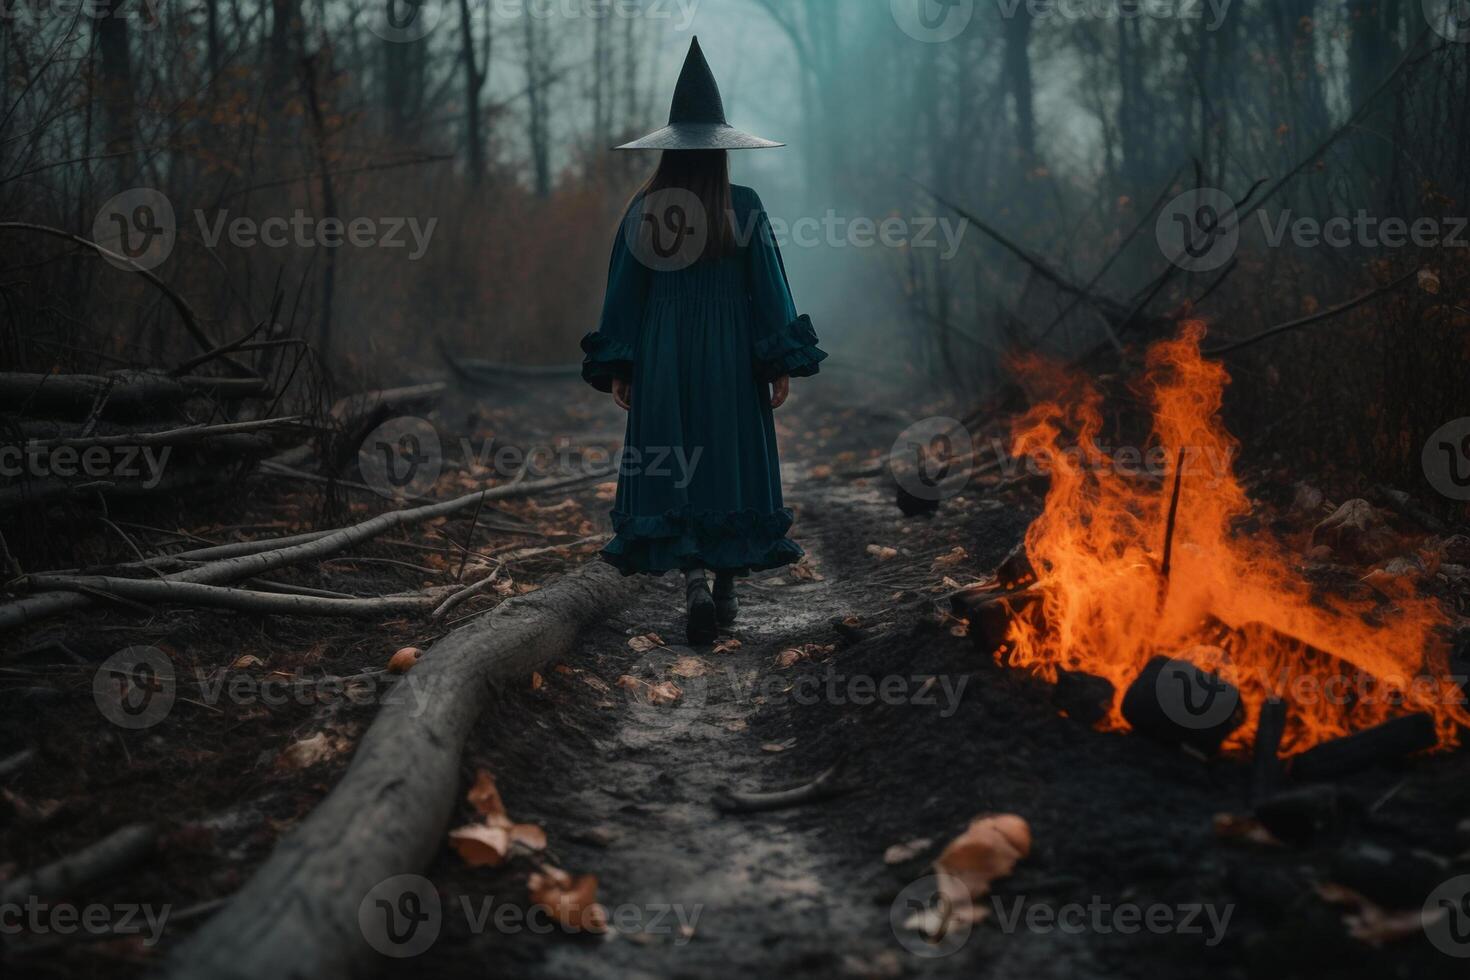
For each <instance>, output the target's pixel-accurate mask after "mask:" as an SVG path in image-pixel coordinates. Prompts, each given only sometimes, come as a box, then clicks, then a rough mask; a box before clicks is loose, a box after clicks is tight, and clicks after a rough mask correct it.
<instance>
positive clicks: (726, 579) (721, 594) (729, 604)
mask: <svg viewBox="0 0 1470 980" xmlns="http://www.w3.org/2000/svg"><path fill="white" fill-rule="evenodd" d="M714 599H715V620H716V621H717V622H718V623H719V624H720V625H721V626H729V625H730V624H731V623H733V622H735V617H736V616H737V615H739V613H740V600H739V599H737V598H736V597H735V576H733V575H716V576H715V596H714Z"/></svg>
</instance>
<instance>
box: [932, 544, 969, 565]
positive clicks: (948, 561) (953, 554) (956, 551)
mask: <svg viewBox="0 0 1470 980" xmlns="http://www.w3.org/2000/svg"><path fill="white" fill-rule="evenodd" d="M969 557H970V556H969V554H967V553H966V552H965V549H964V548H961V547H960V546H959V545H955V546H954V548H952V549H951V550H950V551H948V552H946V553H945V554H942V555H940V556H939V557H938V558H936V559H934V567H935V568H948V567H950V566H952V565H958V564H959V563H960V562H962V561H964V560H965V559H967V558H969Z"/></svg>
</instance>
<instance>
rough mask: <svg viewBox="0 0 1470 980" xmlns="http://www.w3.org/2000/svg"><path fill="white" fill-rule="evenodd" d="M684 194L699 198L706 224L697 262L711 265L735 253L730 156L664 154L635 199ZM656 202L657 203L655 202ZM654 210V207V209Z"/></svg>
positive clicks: (694, 152) (711, 152)
mask: <svg viewBox="0 0 1470 980" xmlns="http://www.w3.org/2000/svg"><path fill="white" fill-rule="evenodd" d="M669 189H675V190H681V191H687V192H688V193H690V194H692V195H693V196H694V197H696V198H698V200H699V204H700V207H701V208H702V209H703V211H704V218H705V220H706V221H707V222H708V224H709V234H708V235H707V236H706V237H705V239H704V249H703V252H702V254H701V255H700V256H699V258H700V259H703V260H706V261H713V260H715V259H720V258H723V257H724V256H726V255H729V254H730V253H731V252H733V251H734V250H735V233H734V231H733V229H732V228H731V227H730V224H731V213H732V208H733V205H732V204H731V202H730V154H729V153H728V152H726V151H725V150H664V151H663V155H662V156H660V157H659V161H658V168H657V169H656V170H654V172H653V176H651V177H649V178H648V182H647V183H645V184H644V185H643V187H642V188H641V189H639V191H638V193H637V195H636V196H635V199H636V198H644V197H647V196H648V195H651V194H653V193H655V192H657V191H662V190H669ZM655 200H657V199H655ZM655 206H657V205H655Z"/></svg>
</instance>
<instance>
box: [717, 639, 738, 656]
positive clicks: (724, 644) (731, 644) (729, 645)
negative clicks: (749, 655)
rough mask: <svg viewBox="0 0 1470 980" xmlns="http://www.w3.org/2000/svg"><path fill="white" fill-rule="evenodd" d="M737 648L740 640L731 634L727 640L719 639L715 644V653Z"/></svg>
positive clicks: (727, 651)
mask: <svg viewBox="0 0 1470 980" xmlns="http://www.w3.org/2000/svg"><path fill="white" fill-rule="evenodd" d="M739 649H740V641H739V640H737V639H735V638H734V637H733V636H732V637H730V638H729V639H727V640H721V641H720V642H718V643H716V644H715V653H729V652H731V651H732V650H739Z"/></svg>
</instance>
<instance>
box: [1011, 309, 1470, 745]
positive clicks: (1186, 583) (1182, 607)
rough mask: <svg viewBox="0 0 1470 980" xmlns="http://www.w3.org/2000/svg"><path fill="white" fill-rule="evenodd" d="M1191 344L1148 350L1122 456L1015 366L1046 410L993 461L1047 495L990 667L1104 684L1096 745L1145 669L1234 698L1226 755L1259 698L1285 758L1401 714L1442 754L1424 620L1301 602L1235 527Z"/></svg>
mask: <svg viewBox="0 0 1470 980" xmlns="http://www.w3.org/2000/svg"><path fill="white" fill-rule="evenodd" d="M1204 332H1205V331H1204V325H1203V324H1202V323H1199V322H1197V321H1192V322H1189V323H1186V324H1185V325H1184V329H1183V331H1182V332H1181V335H1180V336H1179V338H1178V339H1175V340H1171V341H1164V342H1161V343H1158V344H1156V345H1155V346H1154V347H1152V348H1151V349H1150V350H1149V352H1148V356H1147V361H1146V370H1145V373H1144V376H1143V379H1142V383H1141V385H1140V386H1139V394H1140V395H1142V396H1143V397H1144V398H1145V399H1146V400H1147V402H1148V404H1149V406H1150V409H1151V412H1152V431H1151V434H1150V436H1149V437H1148V440H1147V442H1146V446H1145V447H1144V449H1140V450H1138V451H1136V453H1131V454H1128V455H1127V456H1126V457H1125V455H1124V452H1123V451H1121V450H1110V449H1107V448H1104V447H1103V446H1102V445H1101V444H1100V442H1099V439H1100V436H1101V434H1102V432H1103V415H1102V408H1103V400H1102V396H1101V395H1100V394H1099V393H1098V391H1097V390H1096V389H1095V388H1094V387H1092V386H1091V385H1090V384H1089V383H1087V382H1086V381H1084V380H1081V379H1079V378H1077V377H1075V376H1070V375H1066V374H1063V373H1061V372H1058V371H1056V370H1055V369H1050V368H1046V367H1045V366H1044V365H1042V364H1040V363H1039V362H1037V361H1034V360H1033V361H1028V362H1025V363H1023V364H1021V365H1020V369H1021V373H1022V376H1023V377H1024V378H1025V379H1027V380H1028V381H1029V382H1040V383H1042V384H1044V385H1046V386H1047V387H1049V388H1050V389H1051V390H1052V391H1053V392H1056V391H1060V394H1054V396H1053V397H1052V398H1051V399H1050V400H1043V401H1040V402H1038V403H1036V404H1035V405H1034V407H1033V408H1032V409H1031V410H1030V411H1028V412H1027V413H1026V414H1025V415H1023V416H1021V417H1020V418H1019V419H1018V420H1017V421H1016V422H1015V423H1014V424H1013V428H1012V447H1011V454H1012V455H1013V456H1015V457H1017V458H1031V459H1037V460H1044V461H1047V462H1048V464H1049V465H1048V468H1049V470H1050V475H1051V488H1050V490H1049V492H1048V493H1047V497H1046V506H1045V510H1044V512H1043V513H1042V515H1041V516H1040V517H1039V518H1037V520H1036V521H1035V522H1034V523H1033V524H1032V525H1031V527H1030V529H1029V530H1028V531H1027V533H1026V551H1027V555H1028V557H1029V558H1030V561H1031V564H1032V565H1033V567H1034V568H1035V570H1036V574H1037V583H1036V586H1035V588H1036V589H1038V590H1040V592H1041V603H1040V615H1039V616H1018V617H1017V618H1015V619H1014V620H1013V621H1012V623H1011V625H1010V628H1009V633H1008V635H1007V639H1006V643H1005V645H1004V646H1003V647H1002V648H1001V651H1000V653H999V654H998V656H999V658H1000V659H1001V661H1002V662H1003V663H1005V664H1007V665H1009V666H1014V667H1021V668H1027V669H1031V670H1034V671H1036V672H1037V673H1039V674H1040V675H1041V676H1043V677H1044V678H1046V679H1047V680H1049V681H1055V680H1056V678H1057V669H1058V668H1066V669H1068V670H1074V671H1085V672H1087V673H1090V674H1095V675H1098V676H1100V677H1105V678H1107V679H1108V680H1109V681H1111V682H1112V683H1113V686H1114V689H1115V692H1116V696H1115V698H1114V702H1113V705H1112V708H1111V711H1110V713H1109V715H1108V717H1107V718H1106V719H1105V720H1104V721H1103V722H1102V726H1103V727H1105V728H1109V729H1126V728H1127V727H1128V725H1127V723H1126V722H1125V721H1124V719H1123V716H1122V713H1121V708H1120V706H1121V703H1122V698H1123V693H1124V692H1125V691H1126V690H1127V688H1128V685H1129V684H1130V683H1132V682H1133V680H1134V679H1135V678H1136V677H1137V676H1138V674H1139V673H1140V671H1141V670H1142V669H1143V667H1144V665H1145V664H1147V663H1148V661H1149V660H1150V659H1151V658H1153V657H1154V656H1157V655H1160V654H1163V655H1167V656H1171V657H1180V658H1182V659H1186V660H1189V661H1191V662H1193V663H1195V664H1197V665H1198V666H1200V667H1201V668H1204V669H1206V670H1213V671H1215V672H1216V673H1218V674H1219V675H1220V676H1222V677H1224V678H1225V679H1226V680H1228V681H1230V682H1231V683H1233V684H1235V685H1236V687H1237V688H1239V690H1240V692H1241V696H1242V700H1243V701H1244V703H1245V706H1246V722H1245V724H1244V725H1242V726H1241V728H1240V729H1238V730H1237V731H1236V732H1235V733H1234V734H1233V735H1232V736H1231V737H1230V739H1229V740H1228V741H1227V742H1226V745H1225V748H1226V749H1227V750H1239V749H1243V748H1246V747H1248V746H1249V745H1250V744H1251V742H1252V739H1253V737H1254V733H1255V729H1256V726H1257V722H1258V719H1259V714H1260V708H1261V704H1262V702H1264V701H1265V700H1266V698H1267V697H1270V696H1272V695H1275V696H1278V697H1281V698H1283V699H1285V700H1286V702H1287V704H1288V717H1289V720H1288V726H1287V731H1286V736H1285V739H1284V740H1283V743H1282V747H1283V751H1285V752H1287V753H1294V752H1300V751H1302V750H1304V749H1307V748H1310V747H1311V746H1313V745H1316V744H1318V743H1320V742H1323V741H1327V740H1329V739H1332V738H1336V737H1340V736H1343V735H1346V734H1349V733H1350V732H1353V731H1357V730H1360V729H1363V728H1367V727H1370V726H1372V725H1375V724H1378V723H1380V722H1382V721H1385V720H1387V719H1389V718H1391V717H1394V716H1397V715H1401V714H1406V713H1410V712H1414V711H1425V712H1428V713H1429V714H1430V715H1432V716H1433V718H1434V719H1435V722H1436V727H1437V729H1438V732H1439V735H1440V743H1441V745H1442V746H1445V745H1450V744H1453V743H1454V742H1455V741H1456V740H1457V738H1458V725H1460V724H1470V714H1467V712H1466V709H1465V706H1464V694H1463V692H1462V691H1461V690H1460V688H1459V687H1458V686H1457V685H1456V684H1455V682H1454V681H1453V680H1452V679H1451V678H1450V677H1449V670H1448V650H1447V644H1446V643H1445V642H1444V641H1443V640H1442V639H1441V637H1440V636H1439V634H1438V629H1439V627H1441V626H1442V625H1443V624H1444V623H1445V622H1446V617H1445V615H1444V613H1443V612H1442V611H1441V609H1440V607H1439V606H1438V604H1437V603H1436V602H1434V601H1433V600H1429V599H1421V598H1397V599H1396V600H1394V601H1393V602H1392V603H1391V604H1389V603H1387V602H1379V601H1375V600H1373V599H1346V598H1342V597H1334V596H1326V595H1321V594H1316V593H1314V591H1313V589H1312V588H1311V587H1310V586H1309V585H1308V584H1307V583H1306V582H1305V581H1304V579H1303V578H1302V576H1301V575H1300V573H1299V572H1298V570H1297V567H1296V566H1297V565H1299V559H1297V558H1296V557H1295V556H1293V554H1292V553H1291V550H1290V549H1289V548H1288V547H1287V546H1286V545H1284V544H1283V543H1281V542H1280V541H1278V540H1277V539H1275V538H1274V537H1272V536H1271V535H1269V534H1267V533H1264V532H1260V531H1254V532H1250V533H1247V532H1245V531H1243V530H1242V529H1241V525H1242V523H1244V522H1245V521H1246V519H1247V518H1249V516H1250V513H1251V504H1250V500H1249V499H1248V498H1247V496H1246V493H1245V491H1244V489H1243V488H1242V487H1241V485H1240V483H1239V481H1238V480H1237V479H1236V476H1235V472H1234V457H1235V454H1236V450H1237V448H1238V443H1237V442H1236V440H1235V439H1234V437H1233V436H1231V435H1230V433H1229V432H1228V431H1226V429H1225V427H1224V425H1223V423H1222V422H1221V420H1220V417H1219V412H1220V405H1221V400H1222V396H1223V392H1224V389H1225V385H1226V384H1227V383H1228V382H1229V376H1228V375H1227V374H1226V371H1225V369H1224V367H1223V366H1221V365H1220V364H1218V363H1214V362H1210V361H1206V360H1204V359H1203V358H1202V357H1201V355H1200V349H1199V345H1200V340H1201V338H1202V337H1203V336H1204ZM1145 450H1146V452H1145ZM1140 458H1146V459H1151V460H1154V461H1156V463H1157V464H1158V470H1159V471H1160V472H1161V473H1162V475H1163V480H1162V484H1161V485H1160V484H1159V481H1149V480H1146V479H1140V477H1139V476H1138V475H1137V470H1138V468H1139V461H1140ZM1176 475H1178V484H1177V485H1178V493H1179V498H1178V505H1177V512H1176V521H1175V526H1174V529H1173V534H1172V540H1171V542H1170V543H1168V544H1167V545H1166V537H1167V534H1166V532H1167V525H1168V520H1169V512H1170V499H1171V497H1172V496H1173V494H1174V488H1175V485H1176ZM1166 548H1167V556H1168V565H1169V567H1168V570H1167V574H1165V571H1164V562H1165V555H1166Z"/></svg>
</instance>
